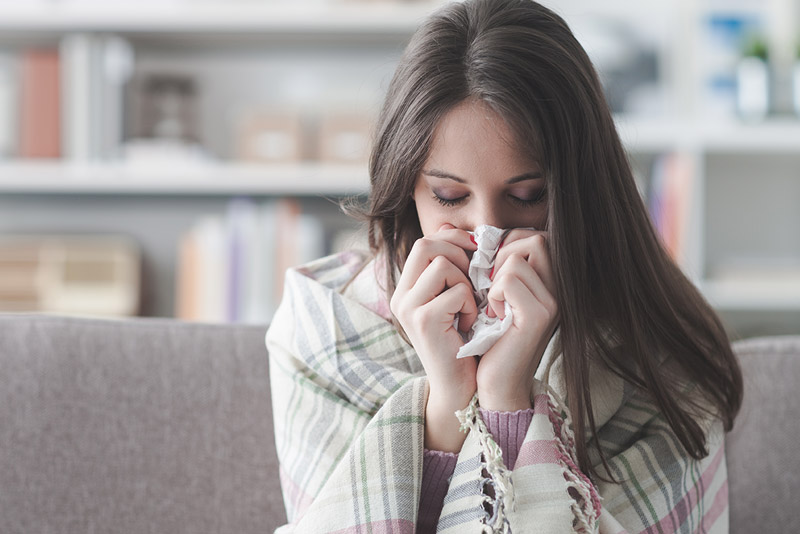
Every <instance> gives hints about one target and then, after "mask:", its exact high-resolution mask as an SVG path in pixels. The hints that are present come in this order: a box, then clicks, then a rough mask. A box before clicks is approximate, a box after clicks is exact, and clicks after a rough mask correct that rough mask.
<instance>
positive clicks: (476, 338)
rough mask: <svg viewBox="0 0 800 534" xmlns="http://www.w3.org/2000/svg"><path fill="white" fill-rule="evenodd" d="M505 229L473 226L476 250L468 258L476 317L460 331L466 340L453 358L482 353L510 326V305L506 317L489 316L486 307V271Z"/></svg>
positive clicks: (487, 299)
mask: <svg viewBox="0 0 800 534" xmlns="http://www.w3.org/2000/svg"><path fill="white" fill-rule="evenodd" d="M508 232H509V231H508V230H502V229H500V228H495V227H494V226H488V225H482V226H479V227H477V228H476V229H475V232H474V234H473V235H474V236H475V241H476V242H477V243H478V250H477V251H475V253H474V254H473V256H472V260H471V261H470V262H469V279H470V280H471V281H472V287H473V288H474V295H475V302H477V304H478V317H477V319H475V322H474V323H473V324H472V328H470V330H469V331H467V332H466V333H464V334H462V336H463V337H464V340H465V341H466V343H465V344H464V345H463V346H462V347H461V348H460V349H459V350H458V354H457V355H456V358H466V357H467V356H482V355H483V354H485V353H486V352H487V351H488V350H489V349H490V348H492V345H494V344H495V343H496V342H497V340H498V339H500V338H501V337H502V336H503V334H505V333H506V331H507V330H508V329H509V328H510V327H511V322H512V318H511V306H509V305H508V302H506V303H505V314H506V316H505V318H504V319H502V320H500V319H499V318H497V317H489V316H488V315H486V312H487V310H488V307H489V296H488V295H489V287H490V286H491V285H492V280H491V279H490V278H489V273H490V272H491V270H492V267H493V266H494V259H495V256H496V255H497V247H499V246H500V243H502V242H503V239H504V238H505V237H506V235H507V234H508Z"/></svg>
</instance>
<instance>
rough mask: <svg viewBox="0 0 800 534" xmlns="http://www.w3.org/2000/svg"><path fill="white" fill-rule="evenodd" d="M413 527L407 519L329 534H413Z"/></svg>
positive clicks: (372, 523)
mask: <svg viewBox="0 0 800 534" xmlns="http://www.w3.org/2000/svg"><path fill="white" fill-rule="evenodd" d="M415 527H416V525H414V523H413V522H411V521H409V520H407V519H386V520H383V521H372V522H371V523H365V524H361V525H356V526H354V527H348V528H345V529H342V530H334V531H331V534H367V533H368V532H369V533H371V534H413V533H414V528H415Z"/></svg>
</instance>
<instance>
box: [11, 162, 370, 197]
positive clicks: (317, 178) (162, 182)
mask: <svg viewBox="0 0 800 534" xmlns="http://www.w3.org/2000/svg"><path fill="white" fill-rule="evenodd" d="M368 185H369V178H368V175H367V168H366V164H363V165H319V164H297V165H250V164H222V163H219V164H212V163H197V164H191V163H170V162H161V163H159V162H153V163H149V164H142V163H129V164H122V163H118V164H70V163H62V162H45V163H39V162H12V163H0V192H3V193H29V194H111V195H115V194H126V193H127V194H141V195H148V194H153V195H228V194H244V195H301V196H302V195H350V194H360V193H364V192H366V191H367V189H368Z"/></svg>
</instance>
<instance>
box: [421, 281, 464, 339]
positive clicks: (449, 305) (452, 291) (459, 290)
mask: <svg viewBox="0 0 800 534" xmlns="http://www.w3.org/2000/svg"><path fill="white" fill-rule="evenodd" d="M420 312H421V313H420V317H421V318H422V320H423V321H426V322H442V323H444V324H448V325H450V326H451V327H452V326H454V322H455V318H456V315H460V318H459V323H458V328H459V330H461V331H463V332H466V331H467V330H468V329H469V328H470V327H471V326H472V323H474V322H475V318H476V317H477V316H478V306H477V304H476V303H475V299H474V298H473V296H472V286H470V285H469V284H466V283H461V284H456V285H455V286H453V287H450V288H448V289H447V290H446V291H444V292H443V293H442V294H441V295H438V296H437V297H436V298H434V299H433V300H431V301H430V302H428V303H427V304H425V305H424V306H422V307H420Z"/></svg>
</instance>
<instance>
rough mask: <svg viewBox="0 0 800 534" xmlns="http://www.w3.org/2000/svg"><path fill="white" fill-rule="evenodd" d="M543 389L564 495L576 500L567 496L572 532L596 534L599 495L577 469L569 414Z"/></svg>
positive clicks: (559, 402) (548, 390) (547, 388)
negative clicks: (565, 483)
mask: <svg viewBox="0 0 800 534" xmlns="http://www.w3.org/2000/svg"><path fill="white" fill-rule="evenodd" d="M544 386H545V388H546V390H547V408H548V412H549V414H548V415H549V418H550V422H551V423H552V425H553V431H554V432H555V435H556V439H555V445H556V449H557V451H558V460H559V463H560V464H561V469H562V473H563V475H564V479H565V480H566V481H567V491H569V490H570V489H572V490H574V492H575V493H576V494H577V497H576V495H575V494H572V492H570V494H571V495H572V497H573V498H574V501H573V503H572V505H571V506H570V508H571V509H572V513H573V515H574V516H575V520H574V523H573V526H574V528H575V531H576V532H579V533H581V534H589V533H592V532H597V528H598V522H599V520H600V495H599V494H598V493H597V488H596V487H595V485H594V483H592V481H591V479H589V477H588V476H586V474H584V473H583V472H582V471H581V470H580V469H579V468H578V460H577V457H576V455H575V434H574V433H573V432H572V415H571V412H570V410H569V407H567V405H566V404H565V403H564V401H563V400H562V399H561V397H559V395H558V394H557V393H556V392H555V390H553V388H552V387H550V385H549V384H546V383H545V384H544ZM562 414H563V419H562V418H561V416H562Z"/></svg>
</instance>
